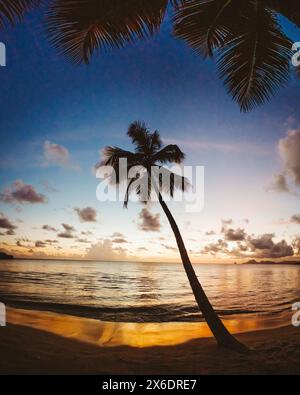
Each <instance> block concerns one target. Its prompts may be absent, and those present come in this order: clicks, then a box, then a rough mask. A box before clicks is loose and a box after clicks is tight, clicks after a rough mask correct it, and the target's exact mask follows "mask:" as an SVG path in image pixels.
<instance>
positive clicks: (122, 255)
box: [86, 239, 127, 261]
mask: <svg viewBox="0 0 300 395" xmlns="http://www.w3.org/2000/svg"><path fill="white" fill-rule="evenodd" d="M126 251H127V250H126V249H124V248H121V247H117V248H114V247H113V243H112V241H111V240H108V239H106V240H103V241H99V242H98V243H97V244H94V245H92V246H91V247H90V248H89V250H88V252H87V254H86V259H92V260H94V259H95V260H102V261H103V260H104V261H106V260H107V261H122V260H125V259H126V258H127V252H126Z"/></svg>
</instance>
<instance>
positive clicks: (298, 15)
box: [265, 0, 300, 27]
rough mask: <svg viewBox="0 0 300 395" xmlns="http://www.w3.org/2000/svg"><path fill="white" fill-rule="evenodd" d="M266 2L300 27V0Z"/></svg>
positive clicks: (269, 0) (270, 0)
mask: <svg viewBox="0 0 300 395" xmlns="http://www.w3.org/2000/svg"><path fill="white" fill-rule="evenodd" d="M265 4H266V6H268V7H269V8H271V9H273V10H274V11H275V12H278V13H279V14H281V15H283V16H284V17H286V18H287V19H289V20H290V21H291V22H292V23H294V24H295V25H297V26H298V27H300V7H299V0H284V1H283V0H265Z"/></svg>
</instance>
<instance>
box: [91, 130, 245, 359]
mask: <svg viewBox="0 0 300 395" xmlns="http://www.w3.org/2000/svg"><path fill="white" fill-rule="evenodd" d="M127 135H128V137H130V138H131V141H132V143H133V145H134V146H135V150H134V152H130V151H125V150H123V149H121V148H118V147H111V146H109V147H106V148H105V150H104V159H103V161H102V162H101V163H99V164H98V165H97V166H98V167H100V166H102V165H105V166H112V167H113V169H114V170H115V175H116V177H113V178H112V180H113V182H116V183H117V184H120V183H121V182H122V181H123V180H124V178H123V177H122V176H121V173H122V174H124V172H123V171H120V163H121V162H122V161H121V159H126V162H125V163H126V165H125V166H126V173H125V174H126V178H125V179H126V182H127V190H126V194H125V199H124V207H127V206H128V201H129V196H130V193H131V192H133V191H135V192H136V193H137V195H138V196H139V197H140V200H141V201H142V202H144V203H147V202H148V201H149V199H150V197H151V194H152V192H154V193H155V194H156V196H157V198H158V201H159V203H160V205H161V207H162V209H163V211H164V213H165V214H166V216H167V218H168V221H169V223H170V226H171V228H172V230H173V233H174V236H175V239H176V242H177V246H178V249H179V252H180V256H181V260H182V263H183V267H184V269H185V272H186V275H187V277H188V280H189V283H190V286H191V288H192V290H193V293H194V297H195V299H196V302H197V304H198V306H199V309H200V310H201V311H202V314H203V317H204V318H205V320H206V321H207V323H208V325H209V327H210V329H211V331H212V333H213V334H214V336H215V338H216V340H217V343H218V345H219V346H222V347H226V348H230V349H233V350H236V351H239V352H244V351H246V350H247V348H246V347H245V346H244V345H243V344H241V343H240V342H239V341H237V339H236V338H235V337H233V336H232V335H231V334H230V333H229V332H228V330H227V329H226V328H225V326H224V324H223V323H222V321H221V319H220V318H219V317H218V315H217V314H216V312H215V311H214V309H213V307H212V305H211V303H210V302H209V300H208V298H207V296H206V294H205V292H204V290H203V288H202V286H201V284H200V282H199V280H198V278H197V276H196V274H195V271H194V268H193V266H192V264H191V261H190V259H189V256H188V253H187V250H186V247H185V245H184V242H183V239H182V236H181V234H180V231H179V228H178V226H177V224H176V222H175V219H174V217H173V215H172V214H171V212H170V210H169V208H168V206H167V204H166V202H165V200H164V199H163V193H168V194H169V195H170V196H171V197H173V195H174V191H175V189H179V190H181V191H185V190H186V188H187V186H188V181H187V180H186V178H184V177H182V176H180V175H178V174H175V173H173V172H171V171H170V170H168V169H167V168H166V167H164V166H163V165H164V164H167V163H176V164H180V163H182V161H183V160H184V157H185V155H184V154H183V153H182V152H181V150H180V149H179V147H178V146H177V145H167V146H165V147H162V141H161V137H160V135H159V133H158V131H155V132H153V133H150V131H149V130H148V129H147V127H146V125H145V123H143V122H134V123H132V124H131V125H130V126H129V129H128V133H127ZM121 166H124V164H122V165H121ZM133 168H138V172H137V173H136V174H135V176H134V178H132V179H131V180H130V181H129V182H128V180H127V174H128V172H129V171H130V170H132V169H133ZM122 170H124V169H122ZM165 176H168V180H169V182H167V183H164V182H163V180H165V178H164V177H165Z"/></svg>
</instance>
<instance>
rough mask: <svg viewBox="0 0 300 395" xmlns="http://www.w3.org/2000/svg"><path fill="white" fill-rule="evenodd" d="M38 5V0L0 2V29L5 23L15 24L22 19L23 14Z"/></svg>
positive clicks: (5, 0)
mask: <svg viewBox="0 0 300 395" xmlns="http://www.w3.org/2000/svg"><path fill="white" fill-rule="evenodd" d="M40 3H41V1H40V0H0V28H1V27H3V26H4V25H5V23H6V22H9V23H11V24H15V23H16V22H18V21H19V20H21V19H22V17H23V15H24V14H25V12H27V11H28V10H30V9H31V8H33V7H36V6H38V5H39V4H40Z"/></svg>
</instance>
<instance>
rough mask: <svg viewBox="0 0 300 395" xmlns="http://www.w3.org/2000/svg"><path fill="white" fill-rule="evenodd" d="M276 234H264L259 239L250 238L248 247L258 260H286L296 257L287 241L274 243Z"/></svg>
mask: <svg viewBox="0 0 300 395" xmlns="http://www.w3.org/2000/svg"><path fill="white" fill-rule="evenodd" d="M273 238H274V234H264V235H262V236H259V237H257V238H251V237H249V238H248V245H249V246H250V249H251V251H252V252H253V253H254V254H255V256H256V257H257V258H284V257H288V256H293V255H294V250H293V246H291V245H289V244H287V242H286V241H285V240H281V241H280V242H278V243H275V242H274V241H273Z"/></svg>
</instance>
